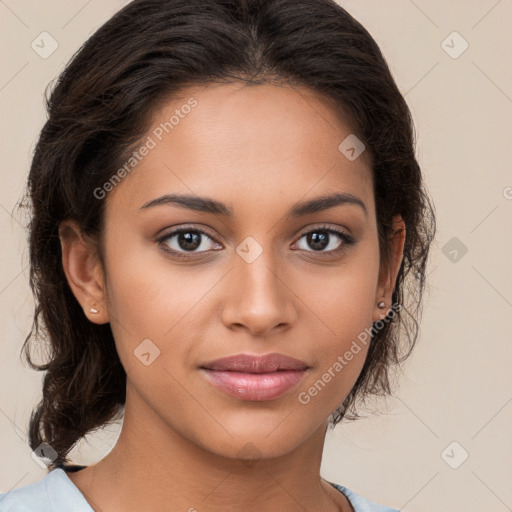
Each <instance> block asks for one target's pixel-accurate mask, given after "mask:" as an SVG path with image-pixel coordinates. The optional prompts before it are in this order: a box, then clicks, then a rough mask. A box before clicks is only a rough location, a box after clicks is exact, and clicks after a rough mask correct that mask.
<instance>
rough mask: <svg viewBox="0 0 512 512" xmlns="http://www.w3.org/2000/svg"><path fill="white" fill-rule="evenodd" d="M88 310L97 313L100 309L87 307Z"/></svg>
mask: <svg viewBox="0 0 512 512" xmlns="http://www.w3.org/2000/svg"><path fill="white" fill-rule="evenodd" d="M89 312H90V313H92V314H93V315H95V314H96V313H99V312H100V310H99V309H96V308H92V307H91V308H89Z"/></svg>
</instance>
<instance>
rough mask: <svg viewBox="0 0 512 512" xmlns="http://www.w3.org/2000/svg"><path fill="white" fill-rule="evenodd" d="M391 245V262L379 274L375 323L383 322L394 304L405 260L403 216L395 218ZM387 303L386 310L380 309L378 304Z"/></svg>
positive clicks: (390, 236)
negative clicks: (397, 280) (396, 288)
mask: <svg viewBox="0 0 512 512" xmlns="http://www.w3.org/2000/svg"><path fill="white" fill-rule="evenodd" d="M388 243H389V248H390V251H389V262H388V264H387V265H382V267H381V270H380V273H379V284H378V287H377V294H376V297H375V310H374V314H373V321H374V322H377V321H378V320H382V319H383V318H384V317H385V316H386V315H387V314H388V312H389V310H390V308H391V306H392V304H391V301H392V294H393V290H394V288H395V283H396V278H397V276H398V271H399V270H400V265H401V264H402V259H403V250H404V243H405V223H404V221H403V219H402V216H401V215H396V216H395V217H393V231H392V233H391V234H390V235H389V237H388ZM380 302H384V303H385V307H384V308H379V307H378V306H377V304H379V303H380Z"/></svg>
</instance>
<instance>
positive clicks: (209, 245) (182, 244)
mask: <svg viewBox="0 0 512 512" xmlns="http://www.w3.org/2000/svg"><path fill="white" fill-rule="evenodd" d="M157 241H158V242H159V243H160V244H162V245H163V246H164V247H163V249H164V250H165V251H168V252H170V253H172V254H175V255H176V256H178V257H182V258H187V257H189V256H188V255H189V254H195V253H202V252H207V251H209V250H215V249H218V248H221V247H222V246H221V245H220V244H218V243H217V242H216V241H215V240H213V237H211V236H210V235H209V234H208V233H206V231H203V230H202V229H198V228H193V227H182V228H179V229H176V230H174V231H171V232H170V233H167V234H166V235H164V236H162V237H160V238H159V239H158V240H157Z"/></svg>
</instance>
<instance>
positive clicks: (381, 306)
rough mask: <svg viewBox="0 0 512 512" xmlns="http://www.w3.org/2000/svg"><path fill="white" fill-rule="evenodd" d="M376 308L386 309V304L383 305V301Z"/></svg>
mask: <svg viewBox="0 0 512 512" xmlns="http://www.w3.org/2000/svg"><path fill="white" fill-rule="evenodd" d="M377 307H378V308H379V309H384V308H385V307H386V303H385V302H384V301H382V302H379V303H378V304H377Z"/></svg>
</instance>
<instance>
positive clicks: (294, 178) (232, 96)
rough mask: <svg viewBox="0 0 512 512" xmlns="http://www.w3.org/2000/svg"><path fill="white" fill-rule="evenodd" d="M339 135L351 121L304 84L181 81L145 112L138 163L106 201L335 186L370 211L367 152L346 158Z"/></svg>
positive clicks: (299, 192) (317, 190)
mask: <svg viewBox="0 0 512 512" xmlns="http://www.w3.org/2000/svg"><path fill="white" fill-rule="evenodd" d="M347 137H354V134H353V133H352V128H351V126H350V125H349V124H348V122H347V120H346V119H343V116H342V115H340V111H339V110H338V109H336V106H335V104H334V102H333V101H332V100H330V99H328V98H325V97H324V96H322V95H320V94H318V93H316V92H315V91H312V90H311V89H309V88H306V87H301V86H293V87H291V86H287V85H270V84H264V85H247V84H242V83H238V82H237V83H229V84H214V85H208V86H194V87H188V88H185V89H182V90H181V91H180V93H179V95H175V96H173V97H172V98H170V99H168V100H167V101H165V102H163V103H161V104H160V105H159V107H158V109H156V110H155V111H154V112H153V114H152V122H151V126H150V128H149V130H148V131H147V133H146V134H145V135H144V136H143V137H142V139H141V141H140V143H139V144H138V145H137V146H136V147H135V152H136V153H138V155H137V162H136V165H134V166H133V169H130V172H129V173H126V177H125V178H123V180H122V182H121V183H120V184H119V185H117V186H116V187H115V188H114V190H113V191H112V192H110V194H109V196H107V197H108V201H109V203H115V204H116V206H117V207H120V208H123V207H124V208H128V209H130V210H134V209H136V208H139V207H140V206H141V205H142V204H143V203H144V202H146V201H147V200H150V199H152V198H154V197H155V196H156V195H161V194H164V193H171V192H181V193H187V194H197V195H199V196H205V195H206V196H216V197H218V196H222V197H223V198H224V199H225V201H224V202H226V203H231V204H233V205H235V203H236V202H237V201H245V202H246V203H247V201H249V202H250V201H251V200H254V199H255V198H256V199H257V200H258V201H259V203H260V207H261V206H262V201H264V200H265V199H266V198H268V200H269V201H271V200H272V199H275V198H276V197H279V198H280V200H282V201H285V202H287V201H288V198H289V199H290V201H291V202H296V201H297V200H298V199H300V198H302V197H305V196H308V195H319V194H321V193H325V192H326V191H332V190H335V191H341V192H348V193H352V194H354V195H357V196H359V197H362V198H363V200H364V201H365V203H367V205H368V208H369V210H371V209H372V208H373V205H372V203H373V192H372V191H373V186H372V177H371V170H370V167H369V166H368V165H367V163H366V156H367V155H366V154H365V153H363V154H362V155H361V156H360V157H359V158H357V159H355V160H350V159H349V158H347V156H346V155H345V153H344V152H343V151H341V150H340V144H341V143H342V142H343V141H345V140H346V139H347ZM349 140H351V139H349ZM144 146H145V147H146V149H143V147H144ZM142 153H143V156H141V154H142ZM133 163H135V162H133ZM126 168H130V165H128V166H127V167H126ZM233 209H235V207H233Z"/></svg>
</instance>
